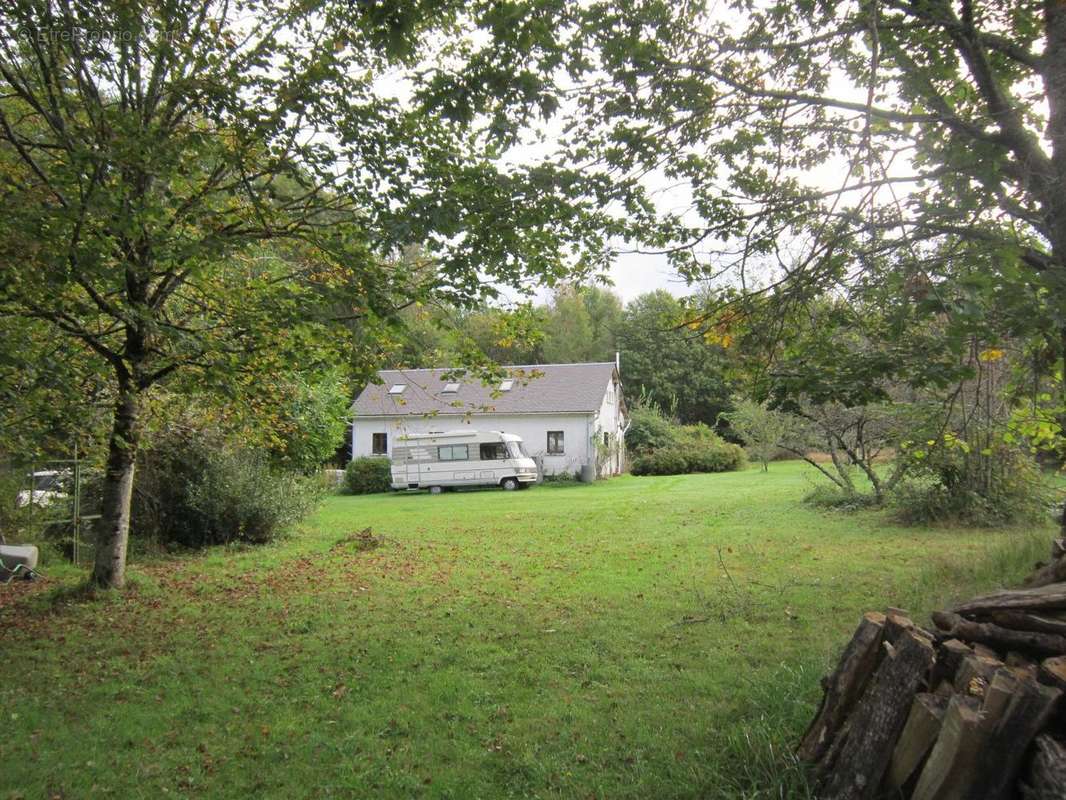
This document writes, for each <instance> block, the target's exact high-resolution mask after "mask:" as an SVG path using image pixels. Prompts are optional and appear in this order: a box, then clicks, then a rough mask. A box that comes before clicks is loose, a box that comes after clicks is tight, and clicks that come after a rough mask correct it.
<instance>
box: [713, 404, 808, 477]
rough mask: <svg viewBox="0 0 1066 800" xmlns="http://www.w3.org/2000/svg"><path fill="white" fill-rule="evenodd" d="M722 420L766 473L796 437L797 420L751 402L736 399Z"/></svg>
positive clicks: (722, 415)
mask: <svg viewBox="0 0 1066 800" xmlns="http://www.w3.org/2000/svg"><path fill="white" fill-rule="evenodd" d="M721 417H722V419H724V420H726V421H727V422H728V423H729V426H730V428H732V429H733V430H734V431H736V433H737V435H738V436H740V438H741V439H743V440H744V445H745V447H747V448H748V452H749V453H751V455H752V457H754V458H755V459H756V460H757V461H758V462H759V463H760V464H762V468H763V472H766V471H767V470H768V469H769V464H770V462H771V461H772V460H773V458H774V456H775V455H776V454H777V453H779V452H780V451H781V449H782V447H783V446H784V444H785V443H786V442H788V441H790V440H791V439H792V438H793V437H794V436H795V434H796V429H797V424H796V423H797V420H796V418H795V417H793V416H792V415H791V414H788V413H786V412H784V411H777V410H775V409H772V408H770V407H769V406H768V405H767V404H766V403H757V402H755V401H754V400H746V399H735V400H734V401H733V410H732V411H729V412H727V413H723V414H721Z"/></svg>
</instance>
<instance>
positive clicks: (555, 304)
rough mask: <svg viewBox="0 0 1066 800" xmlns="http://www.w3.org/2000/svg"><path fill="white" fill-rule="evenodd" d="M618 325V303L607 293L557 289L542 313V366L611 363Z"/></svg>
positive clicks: (596, 289)
mask: <svg viewBox="0 0 1066 800" xmlns="http://www.w3.org/2000/svg"><path fill="white" fill-rule="evenodd" d="M621 321H622V301H621V300H620V299H619V297H618V295H616V294H615V293H614V292H612V291H610V290H609V289H605V288H602V287H600V286H575V285H567V286H562V287H560V288H559V289H557V290H556V291H555V294H554V295H553V296H552V298H551V302H550V303H549V304H548V308H547V310H546V315H545V321H544V333H545V338H544V360H545V362H546V363H549V364H551V363H555V364H560V363H562V364H571V363H577V362H583V361H613V360H614V354H615V351H616V345H617V343H616V336H617V331H618V327H619V325H621Z"/></svg>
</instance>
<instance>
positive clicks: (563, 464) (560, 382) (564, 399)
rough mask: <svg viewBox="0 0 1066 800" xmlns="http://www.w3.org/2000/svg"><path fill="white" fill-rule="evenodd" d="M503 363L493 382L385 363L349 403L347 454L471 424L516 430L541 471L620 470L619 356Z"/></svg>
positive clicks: (378, 451) (386, 448) (384, 450)
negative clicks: (582, 361)
mask: <svg viewBox="0 0 1066 800" xmlns="http://www.w3.org/2000/svg"><path fill="white" fill-rule="evenodd" d="M504 370H505V372H506V375H507V377H506V378H504V379H503V380H501V381H496V382H493V383H491V384H485V383H483V382H482V381H481V379H480V378H477V377H474V376H467V377H464V378H456V377H449V370H446V369H392V370H383V371H382V372H381V373H380V374H379V377H380V379H381V383H372V384H370V385H369V386H367V387H366V388H365V389H364V390H363V391H362V392H361V393H360V394H359V397H358V398H356V400H355V403H354V404H353V405H352V411H353V413H354V417H353V421H352V457H353V458H357V457H359V456H369V455H391V454H392V448H393V444H394V443H395V442H396V439H397V437H398V436H403V435H405V434H408V433H436V432H441V431H450V430H456V429H460V428H464V427H469V428H471V429H473V430H484V431H488V430H492V431H501V432H503V433H515V434H518V435H519V436H521V437H522V441H523V442H524V443H525V447H526V450H527V451H528V452H529V454H530V455H531V456H533V458H535V459H536V460H537V462H538V463H539V464H540V465H541V469H542V470H543V472H544V473H545V474H549V475H550V474H554V473H560V472H574V473H578V472H580V471H581V468H582V467H584V466H589V465H595V468H596V473H597V474H598V475H600V476H607V475H617V474H619V473H620V472H622V470H623V469H624V468H625V442H624V434H625V429H626V421H627V414H626V406H625V400H624V399H623V397H622V381H621V379H620V378H619V372H618V363H617V360H616V361H615V362H610V361H606V362H601V363H591V364H533V365H527V366H510V367H504ZM452 372H453V373H454V370H453V371H452Z"/></svg>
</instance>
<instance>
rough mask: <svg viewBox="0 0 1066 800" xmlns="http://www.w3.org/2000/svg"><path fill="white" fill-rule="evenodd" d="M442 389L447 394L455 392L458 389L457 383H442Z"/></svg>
mask: <svg viewBox="0 0 1066 800" xmlns="http://www.w3.org/2000/svg"><path fill="white" fill-rule="evenodd" d="M443 391H444V392H446V393H448V394H453V393H455V392H458V391H459V384H458V383H446V384H444V389H443Z"/></svg>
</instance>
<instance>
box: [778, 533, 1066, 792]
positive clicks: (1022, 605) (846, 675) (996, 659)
mask: <svg viewBox="0 0 1066 800" xmlns="http://www.w3.org/2000/svg"><path fill="white" fill-rule="evenodd" d="M933 623H934V625H935V626H936V627H935V630H925V629H923V628H921V627H918V626H917V625H915V624H914V623H913V622H912V621H911V620H910V619H908V618H907V615H906V614H905V613H904V612H903V611H901V610H900V609H895V608H890V609H888V610H887V611H886V612H885V613H878V612H870V613H868V614H866V615H865V616H864V617H863V619H862V622H861V623H860V624H859V627H858V629H857V630H856V631H855V635H854V636H853V637H852V639H851V641H850V642H849V643H848V645H847V647H846V648H845V649H844V653H843V655H842V656H841V659H840V662H839V664H838V665H837V668H836V670H835V671H834V672H833V674H832V675H830V676H828V677H827V678H825V679H824V680H823V681H822V685H823V688H824V689H825V694H824V697H823V698H822V704H821V707H820V708H819V710H818V713H817V715H816V716H815V718H814V721H813V722H812V723H811V726H810V727H809V728H808V729H807V732H806V734H805V735H804V737H803V740H802V742H801V743H800V747H799V751H798V754H799V757H800V758H801V759H802V760H804V761H806V762H808V763H810V764H811V765H812V767H813V772H814V775H815V780H816V783H817V787H818V793H819V796H820V797H822V798H824V799H825V800H859V799H860V798H870V799H871V800H873V799H874V798H910V799H911V800H986V799H987V800H995V799H998V798H1014V797H1022V798H1025V800H1050V798H1060V799H1061V800H1066V701H1064V700H1063V699H1062V696H1063V694H1066V540H1061V539H1060V540H1057V541H1056V542H1055V543H1054V545H1053V548H1052V558H1051V560H1050V562H1049V563H1047V564H1043V565H1038V569H1037V571H1036V572H1034V573H1033V574H1032V575H1031V576H1030V577H1029V578H1028V579H1027V581H1026V585H1025V587H1024V588H1022V589H1017V590H1013V591H1002V592H996V593H995V594H990V595H986V596H984V597H978V598H975V599H973V600H970V601H969V602H967V603H963V604H962V605H960V606H958V607H956V608H954V609H953V610H951V611H945V612H937V613H935V614H933Z"/></svg>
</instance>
